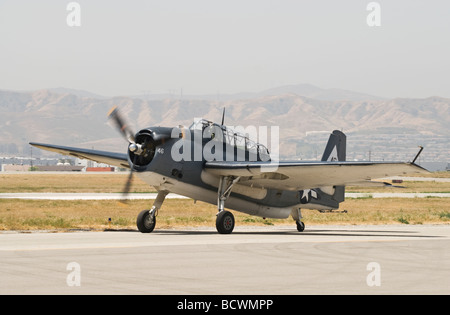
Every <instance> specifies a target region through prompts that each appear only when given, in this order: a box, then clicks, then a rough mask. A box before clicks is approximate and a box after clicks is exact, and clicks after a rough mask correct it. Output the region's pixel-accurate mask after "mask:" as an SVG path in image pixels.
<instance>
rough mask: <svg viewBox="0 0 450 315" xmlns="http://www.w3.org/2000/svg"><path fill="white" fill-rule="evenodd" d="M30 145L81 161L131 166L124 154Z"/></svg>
mask: <svg viewBox="0 0 450 315" xmlns="http://www.w3.org/2000/svg"><path fill="white" fill-rule="evenodd" d="M30 145H32V146H34V147H36V148H39V149H43V150H47V151H52V152H56V153H59V154H63V155H71V156H75V157H77V158H80V159H87V160H91V161H94V162H98V163H105V164H109V165H114V166H118V167H125V168H130V165H129V164H128V159H127V155H126V154H124V153H115V152H107V151H99V150H89V149H80V148H73V147H65V146H59V145H52V144H44V143H36V142H30Z"/></svg>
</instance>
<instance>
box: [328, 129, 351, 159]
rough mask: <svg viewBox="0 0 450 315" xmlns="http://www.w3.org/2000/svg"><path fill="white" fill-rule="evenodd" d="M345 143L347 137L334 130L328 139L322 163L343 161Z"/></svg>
mask: <svg viewBox="0 0 450 315" xmlns="http://www.w3.org/2000/svg"><path fill="white" fill-rule="evenodd" d="M346 143H347V136H346V135H345V134H344V133H343V132H341V131H339V130H334V131H333V133H332V134H331V135H330V138H329V139H328V143H327V146H326V147H325V151H324V152H323V156H322V161H345V158H346Z"/></svg>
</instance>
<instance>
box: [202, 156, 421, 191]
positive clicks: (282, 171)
mask: <svg viewBox="0 0 450 315" xmlns="http://www.w3.org/2000/svg"><path fill="white" fill-rule="evenodd" d="M205 170H206V171H207V172H208V173H211V174H213V175H215V176H235V177H238V176H239V177H241V179H240V181H239V183H240V184H243V185H248V186H254V187H264V188H272V189H280V190H302V189H311V188H320V187H328V186H345V185H364V184H369V185H370V184H373V183H374V182H372V181H371V180H372V179H377V178H382V177H388V176H397V175H404V174H414V173H428V171H427V170H425V169H424V168H422V167H420V166H418V165H417V164H414V163H403V162H393V163H387V162H346V161H336V162H327V161H324V162H279V163H278V164H276V163H269V162H207V163H206V165H205Z"/></svg>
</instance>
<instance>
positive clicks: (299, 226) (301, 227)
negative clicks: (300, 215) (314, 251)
mask: <svg viewBox="0 0 450 315" xmlns="http://www.w3.org/2000/svg"><path fill="white" fill-rule="evenodd" d="M304 230H305V223H303V222H302V221H297V231H299V232H303V231H304Z"/></svg>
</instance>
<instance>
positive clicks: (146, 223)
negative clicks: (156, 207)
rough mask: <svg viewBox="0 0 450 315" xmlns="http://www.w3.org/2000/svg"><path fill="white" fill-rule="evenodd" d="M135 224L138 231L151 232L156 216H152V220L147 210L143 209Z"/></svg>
mask: <svg viewBox="0 0 450 315" xmlns="http://www.w3.org/2000/svg"><path fill="white" fill-rule="evenodd" d="M136 225H137V227H138V230H139V232H141V233H151V232H153V230H154V229H155V225H156V217H155V216H153V220H152V219H151V218H150V213H149V210H143V211H141V213H139V215H138V217H137V220H136Z"/></svg>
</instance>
